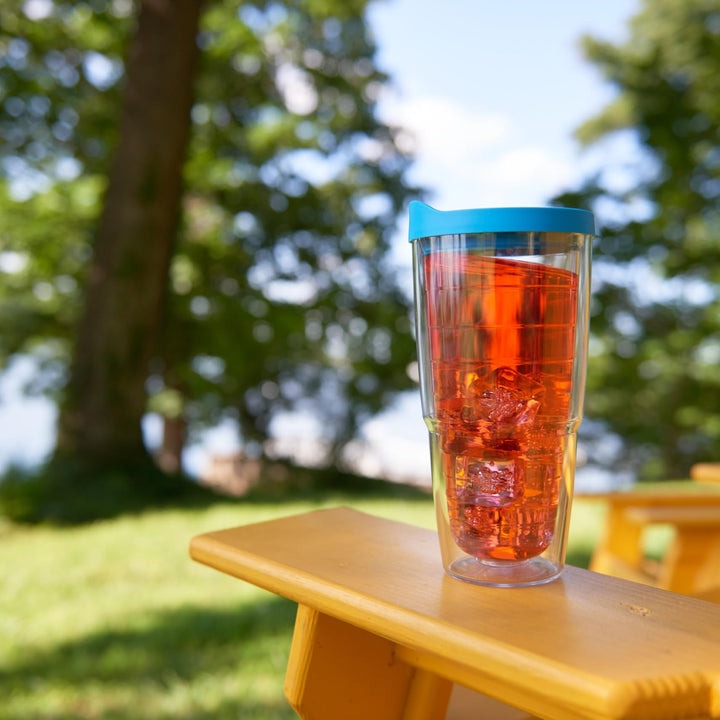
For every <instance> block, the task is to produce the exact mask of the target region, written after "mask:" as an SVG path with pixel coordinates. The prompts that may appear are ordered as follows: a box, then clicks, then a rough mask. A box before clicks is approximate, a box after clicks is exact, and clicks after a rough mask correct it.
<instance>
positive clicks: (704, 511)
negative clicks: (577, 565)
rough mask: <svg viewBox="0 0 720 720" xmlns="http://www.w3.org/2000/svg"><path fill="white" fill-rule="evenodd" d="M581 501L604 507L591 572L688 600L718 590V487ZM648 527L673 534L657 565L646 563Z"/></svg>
mask: <svg viewBox="0 0 720 720" xmlns="http://www.w3.org/2000/svg"><path fill="white" fill-rule="evenodd" d="M583 497H586V498H595V499H599V500H602V501H603V502H605V503H607V506H608V510H607V517H606V521H605V527H604V530H603V533H602V536H601V537H600V540H599V542H598V544H597V546H596V547H595V550H594V551H593V555H592V558H591V560H590V569H591V570H593V571H594V572H599V573H605V574H608V575H614V576H616V577H621V578H625V579H626V580H633V581H635V582H644V583H649V584H652V585H655V586H656V587H660V588H662V589H664V590H672V591H673V592H679V593H685V594H689V595H699V594H701V593H707V592H708V591H712V590H714V589H715V588H720V485H712V484H709V483H708V484H704V483H698V482H686V483H681V482H679V483H667V484H665V485H655V486H638V487H637V488H635V489H632V490H627V491H618V492H612V493H602V494H597V495H592V496H590V495H586V496H583ZM652 525H670V526H672V528H673V538H672V540H671V542H670V545H669V547H668V549H667V551H666V552H665V555H664V556H663V558H662V560H661V562H660V563H654V562H649V561H648V560H647V558H646V557H645V553H644V546H643V540H644V536H645V533H646V531H647V529H648V528H649V527H650V526H652Z"/></svg>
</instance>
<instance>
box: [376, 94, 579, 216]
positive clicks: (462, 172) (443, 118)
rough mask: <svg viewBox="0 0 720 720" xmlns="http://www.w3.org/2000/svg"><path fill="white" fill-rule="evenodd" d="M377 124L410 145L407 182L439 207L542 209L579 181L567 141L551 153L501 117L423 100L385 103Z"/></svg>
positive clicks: (436, 100)
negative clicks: (398, 132)
mask: <svg viewBox="0 0 720 720" xmlns="http://www.w3.org/2000/svg"><path fill="white" fill-rule="evenodd" d="M383 118H384V119H385V120H386V121H388V122H390V123H392V124H395V125H397V126H399V127H402V128H405V129H406V130H407V132H408V135H409V136H410V137H411V138H412V139H413V146H412V150H413V153H414V155H415V158H416V161H415V165H414V169H413V180H414V181H416V182H418V183H419V184H421V185H423V186H425V187H426V188H428V189H429V190H430V191H431V192H432V193H433V197H432V199H431V202H435V203H436V204H437V206H438V207H439V208H440V209H453V208H461V207H491V206H499V205H506V206H519V205H541V204H544V203H545V202H547V201H548V200H549V199H550V198H551V197H552V196H553V195H554V194H556V193H558V192H560V191H562V190H564V189H566V188H567V187H570V186H572V184H573V180H574V179H575V178H576V177H577V176H578V172H577V170H576V168H575V167H574V160H573V153H572V151H571V145H570V143H568V145H567V147H565V148H563V149H562V150H560V151H558V150H557V149H556V148H557V146H555V147H553V149H552V150H551V149H550V147H549V146H544V145H543V144H542V138H528V137H526V136H523V134H522V132H521V130H520V125H519V123H518V122H516V121H515V119H514V118H512V117H511V116H509V115H506V114H502V113H497V112H494V111H492V110H482V109H481V110H470V109H468V108H467V107H466V106H462V105H460V104H459V103H456V102H454V101H453V100H451V99H449V98H445V97H437V96H423V97H418V98H414V99H412V100H410V101H408V102H400V101H398V100H397V99H395V98H387V99H386V100H385V104H384V108H383Z"/></svg>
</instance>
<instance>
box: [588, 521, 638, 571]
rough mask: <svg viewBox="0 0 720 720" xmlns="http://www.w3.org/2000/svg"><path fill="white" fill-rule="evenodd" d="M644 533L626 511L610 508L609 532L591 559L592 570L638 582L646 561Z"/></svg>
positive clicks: (606, 523)
mask: <svg viewBox="0 0 720 720" xmlns="http://www.w3.org/2000/svg"><path fill="white" fill-rule="evenodd" d="M642 531H643V528H642V526H640V525H638V524H637V523H634V522H632V521H630V520H628V518H627V515H626V513H625V511H624V508H622V507H610V508H609V509H608V516H607V519H606V521H605V530H604V532H603V535H602V537H601V538H600V542H599V543H598V545H597V547H596V548H595V550H594V552H593V555H592V558H591V559H590V570H592V571H593V572H598V573H602V574H604V575H617V576H618V577H624V578H626V579H627V580H638V577H639V575H640V573H639V571H640V568H641V565H642V560H643V548H642ZM640 582H642V580H640Z"/></svg>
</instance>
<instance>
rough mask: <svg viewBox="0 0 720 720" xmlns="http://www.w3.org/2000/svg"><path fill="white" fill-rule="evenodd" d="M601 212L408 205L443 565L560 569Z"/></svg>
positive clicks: (505, 572) (525, 574)
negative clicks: (595, 214) (594, 244)
mask: <svg viewBox="0 0 720 720" xmlns="http://www.w3.org/2000/svg"><path fill="white" fill-rule="evenodd" d="M594 235H595V223H594V218H593V215H592V213H590V212H588V211H586V210H577V209H573V208H557V207H541V208H487V209H473V210H454V211H447V212H441V211H438V210H435V209H433V208H431V207H430V206H428V205H425V204H424V203H420V202H413V203H411V204H410V240H411V242H412V247H413V265H414V283H415V311H416V313H415V322H416V333H417V345H418V357H419V363H418V364H419V369H420V392H421V399H422V408H423V416H424V418H425V422H426V424H427V427H428V430H429V433H430V460H431V467H432V479H433V495H434V502H435V510H436V513H437V524H438V535H439V539H440V549H441V554H442V560H443V565H444V567H445V569H446V570H447V572H449V573H450V574H451V575H453V576H455V577H457V578H460V579H462V580H466V581H469V582H473V583H478V584H482V585H494V586H501V587H513V586H522V585H537V584H540V583H545V582H549V581H550V580H553V579H554V578H556V577H557V576H558V575H559V574H560V573H561V571H562V567H563V563H564V558H565V546H566V541H567V529H568V523H569V513H570V504H571V500H572V488H573V481H574V475H575V454H576V437H577V430H578V426H579V424H580V421H581V418H582V406H583V398H584V394H585V376H586V369H587V333H588V301H589V280H590V277H589V276H590V251H591V245H592V238H593V236H594Z"/></svg>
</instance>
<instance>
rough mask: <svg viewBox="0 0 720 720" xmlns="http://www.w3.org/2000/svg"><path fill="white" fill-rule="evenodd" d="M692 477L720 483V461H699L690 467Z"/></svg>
mask: <svg viewBox="0 0 720 720" xmlns="http://www.w3.org/2000/svg"><path fill="white" fill-rule="evenodd" d="M690 477H691V478H692V479H693V480H697V481H698V482H717V483H720V463H697V465H693V466H692V467H691V468H690Z"/></svg>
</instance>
